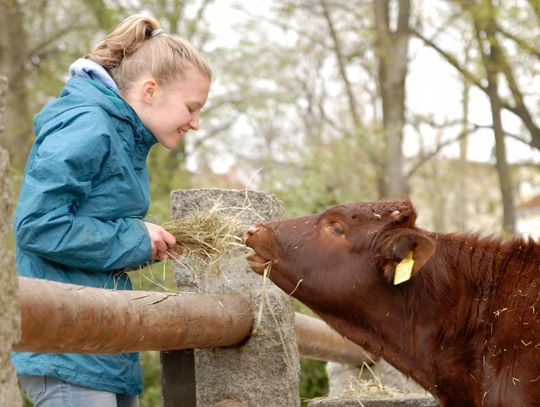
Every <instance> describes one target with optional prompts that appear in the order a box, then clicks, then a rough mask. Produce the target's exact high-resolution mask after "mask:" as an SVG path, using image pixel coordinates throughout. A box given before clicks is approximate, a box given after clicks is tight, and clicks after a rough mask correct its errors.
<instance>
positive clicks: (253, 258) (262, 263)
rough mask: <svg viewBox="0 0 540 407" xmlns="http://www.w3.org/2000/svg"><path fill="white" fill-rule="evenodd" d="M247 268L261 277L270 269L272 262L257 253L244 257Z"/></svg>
mask: <svg viewBox="0 0 540 407" xmlns="http://www.w3.org/2000/svg"><path fill="white" fill-rule="evenodd" d="M246 259H247V261H248V264H249V267H251V270H253V271H254V272H255V273H257V274H261V275H263V274H264V272H265V270H266V269H267V268H269V267H270V265H271V264H272V260H269V259H265V258H264V257H263V256H261V255H260V254H258V253H256V252H255V253H253V254H250V255H249V256H247V257H246Z"/></svg>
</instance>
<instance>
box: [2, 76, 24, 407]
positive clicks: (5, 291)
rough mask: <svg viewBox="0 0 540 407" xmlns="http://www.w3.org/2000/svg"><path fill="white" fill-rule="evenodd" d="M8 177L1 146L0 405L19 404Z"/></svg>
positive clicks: (15, 295) (17, 330) (16, 307)
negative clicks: (14, 357) (14, 359)
mask: <svg viewBox="0 0 540 407" xmlns="http://www.w3.org/2000/svg"><path fill="white" fill-rule="evenodd" d="M6 89H7V80H6V78H5V77H1V76H0V132H2V130H3V129H4V106H5V103H4V100H5V93H6ZM12 195H13V194H12V192H11V183H10V178H9V155H8V153H7V151H6V150H4V149H2V148H0V213H1V214H2V216H1V217H0V281H1V282H2V283H1V284H0V309H1V310H2V318H0V406H13V407H18V406H20V405H21V404H22V402H21V395H20V394H19V389H18V387H17V378H16V375H15V370H14V369H13V366H12V364H11V362H10V355H11V347H12V345H13V343H14V342H16V341H18V340H19V332H20V331H19V307H18V305H17V277H16V275H15V261H14V259H13V254H12V253H11V251H10V250H9V249H8V244H7V235H8V233H9V231H10V230H11V228H10V223H11V202H12V199H13V196H12Z"/></svg>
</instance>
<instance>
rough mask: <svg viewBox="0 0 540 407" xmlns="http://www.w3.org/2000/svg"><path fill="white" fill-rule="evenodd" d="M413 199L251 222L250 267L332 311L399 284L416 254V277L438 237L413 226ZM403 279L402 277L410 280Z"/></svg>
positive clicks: (301, 298)
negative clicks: (398, 274) (402, 268)
mask: <svg viewBox="0 0 540 407" xmlns="http://www.w3.org/2000/svg"><path fill="white" fill-rule="evenodd" d="M415 220H416V213H415V211H414V208H413V207H412V205H411V203H410V202H409V201H408V200H404V201H375V202H360V203H354V204H348V205H339V206H334V207H331V208H329V209H327V210H325V211H324V212H322V213H320V214H317V215H311V216H305V217H301V218H295V219H288V220H284V221H280V222H266V223H263V224H260V225H257V226H254V227H251V228H250V229H248V231H247V232H246V235H245V243H246V245H247V246H249V247H251V248H253V249H254V251H255V254H254V255H252V256H250V257H249V258H248V260H250V261H251V267H252V269H253V270H254V271H255V272H257V273H260V274H261V273H262V272H263V271H264V269H265V265H266V264H268V263H271V269H270V272H269V277H270V279H271V280H272V281H273V282H274V283H276V284H277V285H278V286H279V287H280V288H282V289H283V290H284V291H285V292H287V293H289V294H292V295H293V296H294V297H296V298H298V299H299V300H301V301H303V302H304V303H306V304H307V305H309V306H315V304H312V303H311V302H313V301H315V302H316V307H318V308H321V307H322V308H325V309H326V311H329V312H332V311H337V308H338V309H340V310H341V309H343V307H346V306H347V304H350V302H351V300H352V299H355V298H357V299H358V300H360V299H361V298H364V299H365V300H366V301H369V299H370V296H373V295H375V294H376V293H380V292H388V291H389V290H396V289H400V288H401V286H400V287H394V274H395V271H396V267H397V266H398V264H400V263H401V262H402V260H403V259H405V258H406V257H407V256H408V255H412V258H413V260H414V265H413V267H412V277H411V279H414V278H415V277H414V275H415V274H416V273H419V272H420V271H421V269H422V268H423V266H424V265H425V264H426V262H427V261H428V260H429V259H430V257H431V256H432V254H433V252H434V250H435V242H434V240H433V239H432V238H431V237H429V236H428V235H427V234H426V233H425V232H423V231H421V230H419V229H416V228H415V225H414V224H415ZM409 283H410V282H408V281H405V282H404V283H402V284H403V285H406V284H409Z"/></svg>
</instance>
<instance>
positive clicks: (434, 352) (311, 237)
mask: <svg viewBox="0 0 540 407" xmlns="http://www.w3.org/2000/svg"><path fill="white" fill-rule="evenodd" d="M415 219H416V213H415V211H414V208H413V207H412V205H411V203H410V202H409V201H376V202H363V203H357V204H350V205H340V206H336V207H333V208H330V209H328V210H326V211H324V212H322V213H321V214H318V215H313V216H307V217H302V218H296V219H289V220H285V221H282V222H267V223H264V224H261V225H259V226H257V227H254V228H250V229H249V230H248V232H247V233H246V244H247V245H248V246H250V247H252V248H253V249H255V251H256V253H257V254H256V255H255V256H253V257H252V260H254V261H258V262H260V263H262V262H264V261H267V260H272V261H273V265H272V270H271V272H270V279H271V280H272V281H274V283H276V284H277V285H278V286H279V287H281V288H282V289H283V290H284V291H285V292H287V293H291V292H293V291H294V292H293V294H292V295H293V296H294V297H296V298H298V299H299V300H300V301H302V302H303V303H305V304H306V305H308V306H309V307H311V308H312V309H313V310H314V311H315V312H317V313H318V314H319V315H320V316H321V318H323V319H324V320H325V321H326V322H328V323H329V324H330V325H331V326H333V327H334V328H335V329H336V330H337V331H338V332H340V333H342V334H343V335H345V336H346V337H348V338H350V339H351V340H353V341H354V342H356V343H359V344H360V345H362V346H364V347H365V348H366V349H367V350H369V351H371V352H373V353H375V354H377V355H380V356H382V357H383V358H385V359H386V360H387V361H388V362H389V363H391V364H393V365H394V366H395V367H396V368H397V369H399V370H401V371H402V372H403V373H405V374H407V375H410V376H411V377H413V378H414V379H415V380H416V381H417V382H418V383H420V384H421V385H422V386H423V387H425V388H426V389H427V390H428V391H430V392H431V393H432V394H433V395H435V396H436V397H437V398H438V399H439V400H440V402H441V405H442V406H452V407H464V406H493V407H495V406H497V407H499V406H512V407H525V406H527V407H531V406H540V325H539V318H538V315H539V313H540V301H539V299H540V290H539V285H540V270H539V268H540V247H539V245H538V244H537V243H535V242H533V241H524V240H522V239H520V238H516V239H514V240H511V241H507V242H502V241H501V240H499V239H494V238H480V237H479V236H477V235H471V234H438V233H432V232H427V231H424V230H421V229H419V228H416V227H415ZM335 223H337V224H338V225H339V226H336V225H335ZM340 229H343V234H340ZM336 231H337V233H336ZM409 250H412V251H413V253H414V260H415V267H414V269H413V276H412V278H411V279H410V280H409V281H407V282H404V283H402V284H399V285H393V282H392V281H393V277H394V271H395V268H396V265H397V264H398V263H399V262H400V260H401V259H402V258H403V257H405V256H406V255H407V253H408V252H409ZM253 269H254V270H255V271H257V272H259V273H260V272H261V270H262V267H257V266H254V267H253ZM300 280H302V281H301V282H300V283H299V281H300Z"/></svg>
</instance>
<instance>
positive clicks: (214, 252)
mask: <svg viewBox="0 0 540 407" xmlns="http://www.w3.org/2000/svg"><path fill="white" fill-rule="evenodd" d="M227 210H230V208H224V207H222V206H221V204H220V203H219V202H216V203H215V204H214V205H213V206H212V207H211V208H210V209H207V210H197V211H193V213H192V214H191V215H190V216H188V217H185V218H181V219H175V220H172V221H170V222H167V223H164V224H163V225H162V227H163V228H164V229H165V230H167V231H168V232H169V233H171V234H172V235H173V236H174V237H175V238H176V246H175V248H174V249H173V250H171V251H170V252H168V254H169V255H170V256H171V257H173V258H179V257H184V258H187V259H189V260H190V261H191V262H192V263H193V264H201V265H202V264H204V265H205V268H206V269H208V268H209V266H212V265H216V264H218V263H219V262H220V261H222V260H223V259H224V258H227V257H228V258H231V257H237V256H239V255H241V256H245V253H246V246H244V243H243V239H242V236H243V233H244V230H245V227H244V226H243V224H242V222H241V221H240V220H239V219H238V218H236V217H232V216H229V215H226V214H225V213H224V212H225V211H227ZM210 268H212V267H210ZM214 269H215V268H214Z"/></svg>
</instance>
